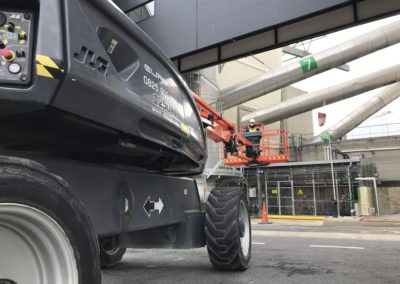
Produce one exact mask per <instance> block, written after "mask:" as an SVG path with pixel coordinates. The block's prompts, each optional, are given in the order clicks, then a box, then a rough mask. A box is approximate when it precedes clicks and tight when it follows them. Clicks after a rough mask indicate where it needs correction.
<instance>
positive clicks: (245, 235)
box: [239, 200, 250, 257]
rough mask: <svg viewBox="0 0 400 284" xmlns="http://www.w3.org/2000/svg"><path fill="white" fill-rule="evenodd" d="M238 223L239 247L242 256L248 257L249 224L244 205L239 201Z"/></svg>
mask: <svg viewBox="0 0 400 284" xmlns="http://www.w3.org/2000/svg"><path fill="white" fill-rule="evenodd" d="M239 221H240V222H239V223H240V225H241V236H240V246H241V248H242V253H243V255H244V256H245V257H248V255H249V252H250V223H249V214H248V212H247V208H246V204H245V203H244V201H243V200H241V201H240V205H239Z"/></svg>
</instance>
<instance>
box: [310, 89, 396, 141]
mask: <svg viewBox="0 0 400 284" xmlns="http://www.w3.org/2000/svg"><path fill="white" fill-rule="evenodd" d="M398 97H400V83H395V84H393V85H391V86H389V87H387V88H385V89H384V90H383V91H382V92H380V93H379V94H377V95H375V96H374V97H372V98H371V99H370V100H368V101H367V102H366V103H364V104H362V105H361V106H359V107H357V108H356V109H355V110H354V111H353V112H352V113H350V114H349V115H348V116H346V117H344V118H343V119H342V120H341V121H339V122H338V123H337V124H335V125H334V126H332V127H331V128H329V129H328V130H327V131H324V132H323V133H321V134H320V135H318V136H316V137H314V139H313V143H315V142H318V141H321V137H320V136H321V135H323V134H324V133H329V134H330V136H331V140H333V141H334V140H337V139H339V138H341V137H343V136H344V135H346V134H347V133H348V132H349V131H351V130H352V129H354V128H355V127H357V126H358V125H360V124H361V123H362V122H363V121H365V120H366V119H367V118H369V117H371V116H372V115H373V114H375V113H377V112H378V111H379V110H381V109H382V108H384V107H385V106H387V105H388V104H390V103H391V102H392V101H394V100H395V99H397V98H398Z"/></svg>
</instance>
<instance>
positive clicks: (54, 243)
mask: <svg viewBox="0 0 400 284" xmlns="http://www.w3.org/2000/svg"><path fill="white" fill-rule="evenodd" d="M0 240H1V242H0V275H1V277H2V278H5V279H10V280H13V281H14V282H16V283H18V284H23V283H30V284H36V283H37V284H39V283H44V284H52V283H60V284H64V283H68V284H78V283H79V280H78V269H77V262H76V259H75V254H74V250H73V248H72V246H71V244H70V242H69V239H68V237H67V235H66V234H65V232H64V230H63V229H62V228H61V227H60V226H59V225H58V224H57V222H56V221H55V220H54V219H52V218H51V217H50V216H49V215H47V214H46V213H44V212H42V211H40V210H38V209H36V208H33V207H30V206H26V205H22V204H16V203H5V204H0ZM4 256H7V257H4Z"/></svg>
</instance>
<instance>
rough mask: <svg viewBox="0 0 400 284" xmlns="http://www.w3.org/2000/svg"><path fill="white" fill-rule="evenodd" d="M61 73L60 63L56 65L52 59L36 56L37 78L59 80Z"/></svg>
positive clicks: (62, 70)
mask: <svg viewBox="0 0 400 284" xmlns="http://www.w3.org/2000/svg"><path fill="white" fill-rule="evenodd" d="M63 72H64V69H63V66H62V63H56V61H55V60H54V59H52V58H50V57H48V56H45V55H41V54H37V55H36V73H37V75H38V76H42V77H47V78H52V79H60V78H61V76H62V74H63Z"/></svg>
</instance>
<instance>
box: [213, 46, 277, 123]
mask: <svg viewBox="0 0 400 284" xmlns="http://www.w3.org/2000/svg"><path fill="white" fill-rule="evenodd" d="M281 62H282V50H281V49H275V50H272V51H269V52H264V53H260V54H257V55H254V56H249V57H245V58H242V59H239V60H235V61H231V62H228V63H225V64H223V65H222V68H221V72H220V74H219V77H218V82H219V88H220V89H221V90H222V89H225V88H227V87H230V86H232V85H236V84H238V83H240V82H243V81H246V80H249V79H251V78H254V77H256V76H258V75H261V74H264V73H266V72H269V71H270V70H271V69H274V68H276V67H279V66H280V65H281ZM280 102H281V91H280V90H278V91H275V92H272V93H270V94H267V95H264V96H262V97H260V98H257V99H254V100H251V101H248V102H246V103H244V104H243V105H242V106H243V108H241V107H240V106H239V107H233V108H231V109H228V110H226V111H225V112H224V115H225V117H226V118H227V119H229V120H231V121H234V122H236V123H238V122H240V118H241V116H243V115H244V114H246V110H244V109H250V110H257V109H260V108H263V107H267V106H271V105H274V104H278V103H280ZM238 108H239V111H238ZM238 114H239V116H238ZM268 127H269V128H271V129H274V128H279V122H277V123H273V124H271V125H269V126H268Z"/></svg>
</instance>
